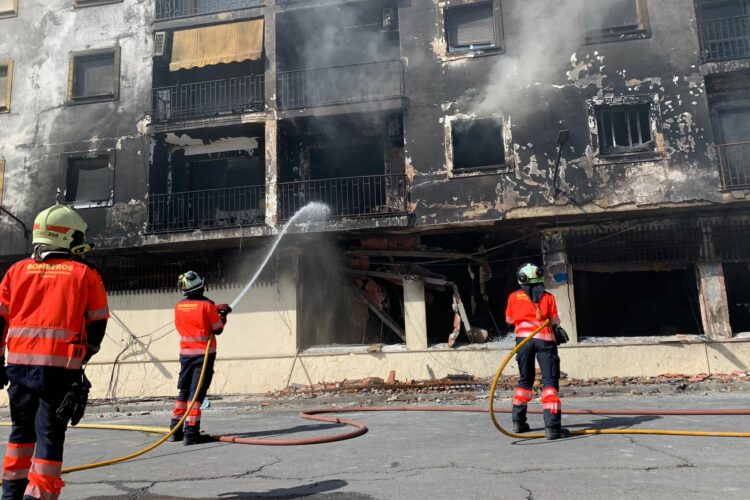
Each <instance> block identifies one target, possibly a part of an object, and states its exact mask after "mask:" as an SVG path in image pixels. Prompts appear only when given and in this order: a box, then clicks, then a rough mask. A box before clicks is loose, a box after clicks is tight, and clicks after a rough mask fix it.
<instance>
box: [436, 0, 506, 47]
mask: <svg viewBox="0 0 750 500" xmlns="http://www.w3.org/2000/svg"><path fill="white" fill-rule="evenodd" d="M445 33H446V38H447V40H448V51H449V52H461V51H466V50H476V49H486V48H493V47H495V45H496V33H495V16H494V15H493V6H492V2H482V3H473V4H468V5H461V6H458V7H451V8H447V9H446V10H445Z"/></svg>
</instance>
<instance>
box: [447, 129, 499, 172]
mask: <svg viewBox="0 0 750 500" xmlns="http://www.w3.org/2000/svg"><path fill="white" fill-rule="evenodd" d="M451 133H452V138H453V171H454V172H471V171H477V170H487V169H498V168H501V169H502V168H504V167H506V164H505V141H504V139H503V125H502V122H500V121H499V120H498V119H495V118H481V119H478V120H458V121H455V122H453V123H452V124H451Z"/></svg>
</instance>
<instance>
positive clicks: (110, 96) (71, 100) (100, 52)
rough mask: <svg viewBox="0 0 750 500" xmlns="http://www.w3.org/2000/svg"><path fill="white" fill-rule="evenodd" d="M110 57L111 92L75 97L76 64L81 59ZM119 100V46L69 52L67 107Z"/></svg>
mask: <svg viewBox="0 0 750 500" xmlns="http://www.w3.org/2000/svg"><path fill="white" fill-rule="evenodd" d="M108 54H111V55H112V92H110V93H106V94H96V95H89V96H86V95H84V96H77V95H75V89H76V78H77V71H76V63H77V61H79V60H81V59H88V58H92V59H93V58H97V57H101V56H104V55H108ZM119 99H120V46H119V45H116V46H114V47H108V48H105V49H94V50H82V51H77V52H71V53H70V54H69V56H68V99H67V104H68V105H76V104H89V103H95V102H109V101H117V100H119Z"/></svg>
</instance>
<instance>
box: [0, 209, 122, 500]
mask: <svg viewBox="0 0 750 500" xmlns="http://www.w3.org/2000/svg"><path fill="white" fill-rule="evenodd" d="M87 229H88V226H87V224H86V222H85V221H84V220H83V219H82V218H81V216H80V215H78V213H76V212H75V210H73V209H71V208H70V207H67V206H64V205H55V206H53V207H50V208H48V209H46V210H44V211H42V212H41V213H40V214H39V215H38V216H37V217H36V219H35V221H34V230H33V244H34V252H33V255H32V256H31V257H30V258H27V259H23V260H21V261H19V262H16V263H15V264H14V265H13V266H11V268H10V269H9V270H8V272H7V273H6V274H5V277H4V278H3V280H2V283H0V316H1V318H2V319H1V320H0V321H2V323H3V324H2V330H3V331H4V334H3V338H2V344H3V345H2V346H1V347H2V354H3V355H5V351H6V344H7V357H5V359H2V363H0V384H2V386H5V384H7V383H8V382H10V387H9V388H8V396H9V399H10V414H11V421H12V427H11V431H10V437H9V438H8V448H7V450H6V452H5V459H4V460H3V499H18V500H20V499H22V498H24V499H30V498H34V499H44V500H48V499H56V498H57V497H58V496H59V494H60V490H61V488H62V487H63V486H64V483H63V481H62V480H61V479H60V472H61V470H62V460H63V444H64V441H65V431H66V430H67V426H68V420H71V415H70V413H69V412H68V411H67V409H68V408H70V405H69V403H70V402H71V401H74V400H75V399H76V398H77V397H80V399H82V398H83V396H81V395H82V392H81V391H85V395H86V396H87V395H88V387H90V386H85V384H87V383H88V381H86V380H85V377H84V376H83V367H84V366H85V364H86V363H87V362H88V360H89V359H90V358H91V356H93V355H94V354H96V352H97V351H99V346H100V344H101V342H102V339H103V338H104V331H105V329H106V326H107V318H109V309H108V306H107V296H106V294H105V291H104V285H103V283H102V279H101V277H100V276H99V273H98V272H97V271H96V269H94V268H93V267H92V266H91V265H90V264H88V263H87V262H86V261H85V260H84V259H83V254H84V253H85V252H87V251H88V250H90V249H91V248H92V247H91V245H89V244H87V243H86V242H85V241H84V235H85V233H86V230H87ZM6 363H7V366H6ZM82 388H83V389H82ZM80 399H79V401H80ZM84 401H85V400H84ZM83 406H85V402H83V403H82V406H79V408H80V413H78V415H77V418H76V417H75V416H73V418H72V422H73V424H75V423H77V420H79V419H80V417H81V416H82V411H83Z"/></svg>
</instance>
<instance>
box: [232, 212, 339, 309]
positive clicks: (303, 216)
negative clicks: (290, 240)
mask: <svg viewBox="0 0 750 500" xmlns="http://www.w3.org/2000/svg"><path fill="white" fill-rule="evenodd" d="M330 213H331V210H330V209H329V208H328V205H326V204H325V203H319V202H317V201H313V202H310V203H308V204H307V205H305V206H304V207H302V208H300V209H299V210H298V211H297V213H295V214H294V215H293V216H292V218H291V219H289V220H288V221H287V223H286V224H284V227H283V228H281V232H280V233H279V234H277V235H276V239H275V240H274V242H273V245H271V248H270V249H269V250H268V253H267V254H266V257H265V258H264V259H263V262H262V263H261V264H260V267H258V269H257V270H256V271H255V274H253V277H252V278H250V281H248V282H247V284H246V285H245V288H243V289H242V291H241V292H240V293H239V295H237V297H236V298H235V299H234V300H233V301H232V303H231V304H229V307H231V308H232V309H234V308H235V307H237V304H239V303H240V301H241V300H242V298H243V297H244V296H245V294H246V293H247V292H248V291H249V290H250V289H251V288H252V287H253V285H254V284H255V282H256V281H257V279H258V277H259V276H260V273H262V272H263V269H265V267H266V264H268V261H269V260H270V259H271V256H272V255H273V254H274V252H275V251H276V247H278V246H279V242H280V241H281V239H282V238H283V237H284V235H285V234H286V232H287V230H288V229H289V228H290V227H291V226H292V224H295V223H297V222H300V221H308V222H310V221H317V220H325V219H327V218H328V216H329V215H330Z"/></svg>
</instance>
